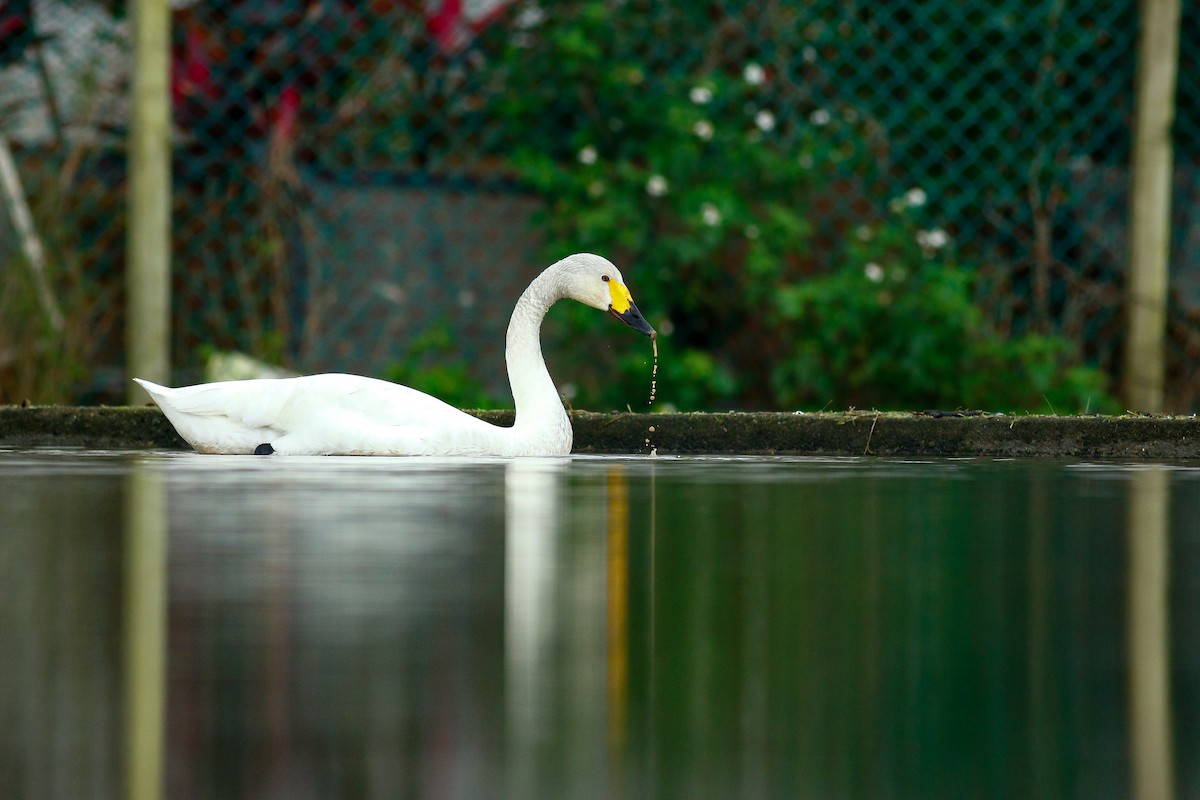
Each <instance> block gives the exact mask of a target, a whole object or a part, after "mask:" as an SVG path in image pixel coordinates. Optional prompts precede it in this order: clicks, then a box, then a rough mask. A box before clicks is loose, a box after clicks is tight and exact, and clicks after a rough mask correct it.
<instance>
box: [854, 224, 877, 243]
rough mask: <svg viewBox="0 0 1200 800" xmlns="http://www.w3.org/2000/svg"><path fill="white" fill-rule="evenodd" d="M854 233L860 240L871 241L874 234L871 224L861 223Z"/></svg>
mask: <svg viewBox="0 0 1200 800" xmlns="http://www.w3.org/2000/svg"><path fill="white" fill-rule="evenodd" d="M854 235H855V236H857V237H858V240H859V241H860V242H869V241H871V237H872V236H873V235H874V231H872V230H871V226H870V225H859V226H858V227H857V228H855V229H854Z"/></svg>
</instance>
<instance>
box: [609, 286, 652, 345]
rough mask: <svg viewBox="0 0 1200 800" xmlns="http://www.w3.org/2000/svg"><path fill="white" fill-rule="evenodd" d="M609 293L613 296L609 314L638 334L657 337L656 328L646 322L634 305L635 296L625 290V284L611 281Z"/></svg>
mask: <svg viewBox="0 0 1200 800" xmlns="http://www.w3.org/2000/svg"><path fill="white" fill-rule="evenodd" d="M608 292H609V294H610V295H612V302H611V303H610V304H609V306H608V313H610V314H612V315H613V316H614V317H616V318H617V319H619V320H621V322H624V323H625V324H626V325H628V326H629V327H631V328H633V329H634V330H635V331H637V332H638V333H644V334H646V335H647V336H655V335H656V334H655V333H654V328H651V327H650V323H649V322H646V318H645V317H643V316H642V312H640V311H638V307H637V306H636V305H634V302H633V296H632V295H631V294H629V290H628V289H626V288H625V284H623V283H618V282H617V281H611V282H610V283H609V284H608Z"/></svg>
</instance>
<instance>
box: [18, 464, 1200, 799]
mask: <svg viewBox="0 0 1200 800" xmlns="http://www.w3.org/2000/svg"><path fill="white" fill-rule="evenodd" d="M0 515H2V516H0V723H2V724H0V797H2V798H12V799H13V800H17V799H19V798H31V799H36V800H45V799H46V798H82V797H87V798H116V797H135V798H150V797H157V796H163V797H167V798H204V799H207V798H300V799H303V798H343V797H345V798H360V797H361V798H376V797H378V798H399V797H406V798H514V800H515V799H516V798H522V799H525V798H538V797H546V798H574V797H579V798H595V797H601V796H603V797H610V798H623V797H629V798H643V797H647V798H648V797H680V798H684V797H686V798H772V797H838V798H853V797H863V798H892V797H895V798H909V797H911V798H931V797H947V798H962V797H997V798H1010V797H1022V798H1042V797H1045V798H1062V797H1078V798H1088V799H1089V800H1095V798H1107V797H1112V798H1125V797H1130V796H1134V795H1136V796H1140V797H1170V796H1178V797H1197V796H1200V759H1197V758H1195V757H1194V756H1195V754H1196V753H1198V752H1200V522H1198V520H1200V470H1197V469H1194V468H1188V467H1182V466H1168V465H1123V464H1111V463H1104V464H1096V463H1084V464H1081V463H1062V462H1054V461H993V460H936V461H895V460H885V459H878V458H872V459H781V458H774V459H768V458H694V459H693V458H680V459H674V458H661V457H660V458H648V457H641V458H600V457H574V458H562V459H518V460H509V461H505V460H453V459H447V460H430V459H386V458H380V459H361V458H358V459H356V458H313V459H305V458H295V459H283V458H255V457H218V456H199V455H195V454H190V453H188V454H183V453H166V452H125V453H93V452H80V451H58V452H51V451H44V450H43V451H0Z"/></svg>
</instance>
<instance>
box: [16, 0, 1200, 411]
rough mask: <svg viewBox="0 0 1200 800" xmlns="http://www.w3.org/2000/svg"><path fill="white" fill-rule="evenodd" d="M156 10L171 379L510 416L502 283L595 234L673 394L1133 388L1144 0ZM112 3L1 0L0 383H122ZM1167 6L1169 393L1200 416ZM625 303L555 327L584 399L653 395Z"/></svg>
mask: <svg viewBox="0 0 1200 800" xmlns="http://www.w3.org/2000/svg"><path fill="white" fill-rule="evenodd" d="M172 5H173V9H172V19H171V62H170V76H169V81H170V85H169V90H170V96H171V101H172V118H171V124H172V138H171V141H172V201H171V216H172V227H171V231H172V237H173V238H172V243H171V251H172V253H171V258H172V266H171V320H172V322H171V325H172V328H171V350H172V352H171V361H172V365H173V366H172V369H173V375H172V379H173V380H174V381H175V382H176V383H184V382H194V381H197V380H203V379H206V378H208V377H212V373H211V372H208V371H206V364H209V363H211V362H212V361H213V360H214V357H215V356H217V355H219V354H225V353H232V352H236V353H242V354H246V355H249V356H252V357H253V358H255V359H258V360H260V361H262V362H265V363H268V364H272V365H277V366H279V367H282V368H285V369H287V370H293V371H297V372H315V371H351V372H360V373H365V374H370V375H376V376H381V377H386V378H390V379H394V380H401V381H404V382H407V383H411V384H413V385H416V386H418V387H420V388H423V389H426V390H428V391H432V392H434V393H437V394H440V395H441V396H444V397H446V399H448V400H450V401H451V402H455V403H458V404H460V405H464V406H474V407H487V406H506V405H508V404H509V403H510V402H511V401H510V399H509V397H508V394H507V385H506V378H505V372H504V369H503V352H502V344H501V343H502V342H503V330H504V327H505V325H506V324H507V319H508V314H509V313H510V311H511V308H512V305H513V303H514V302H515V299H516V297H517V296H518V294H519V293H520V291H521V290H522V289H523V287H524V286H525V284H526V283H528V281H529V280H530V279H531V278H532V277H533V276H534V275H535V274H536V273H537V272H538V271H539V270H540V269H541V268H542V267H544V266H545V265H546V264H548V263H550V261H552V260H553V259H555V258H558V257H560V256H562V255H565V254H567V253H570V252H574V251H579V250H590V251H595V252H599V253H602V254H604V255H607V256H608V257H610V258H611V259H613V260H614V261H615V262H616V263H617V264H618V266H620V267H621V268H622V270H623V271H624V273H625V276H626V278H627V280H628V282H629V284H630V286H631V288H632V290H633V292H634V296H635V297H636V298H637V301H638V304H639V306H640V307H641V309H642V310H643V312H644V313H645V314H646V315H647V317H648V318H649V319H650V321H651V322H652V323H653V324H654V325H655V326H656V327H657V328H658V329H659V330H660V332H661V337H660V346H661V351H662V357H661V360H660V369H659V374H658V389H659V391H658V400H657V401H656V405H655V406H654V407H655V408H662V409H671V408H675V409H680V410H689V409H718V410H725V409H733V408H737V409H821V408H829V409H834V410H840V409H845V408H847V407H858V408H867V407H875V408H881V409H882V408H908V409H918V408H928V407H945V408H955V407H976V408H987V409H989V410H996V411H1000V410H1028V411H1045V412H1058V413H1064V412H1080V411H1092V412H1096V411H1119V410H1121V409H1122V408H1123V406H1122V405H1121V404H1120V403H1119V402H1118V401H1117V399H1116V397H1117V393H1118V387H1119V385H1120V380H1121V368H1122V366H1121V365H1122V360H1121V359H1122V356H1123V346H1124V340H1125V332H1124V322H1123V320H1124V313H1125V308H1124V303H1125V300H1124V276H1125V274H1126V267H1127V264H1128V259H1129V257H1128V252H1129V236H1128V228H1129V225H1128V219H1129V195H1130V162H1131V143H1132V134H1131V120H1132V117H1133V113H1134V108H1135V102H1136V98H1135V89H1134V87H1135V72H1136V69H1137V58H1136V56H1137V52H1136V48H1137V36H1138V24H1139V20H1138V3H1137V2H1135V0H1077V2H1072V3H1067V2H1065V0H986V1H985V0H970V1H969V2H960V0H922V2H915V3H914V2H907V1H904V2H902V1H901V0H877V2H872V3H847V2H842V0H836V1H835V0H814V2H806V3H787V2H779V1H778V0H776V1H774V2H739V1H738V0H718V1H715V2H692V1H691V0H687V1H685V0H561V1H560V2H548V1H546V0H543V1H542V2H519V1H511V0H407V1H402V0H391V1H390V2H385V0H370V1H368V2H349V0H244V1H238V0H211V1H210V2H186V0H176V1H175V2H173V3H172ZM128 13H129V9H128V7H127V3H125V2H117V0H108V1H107V2H100V1H99V0H96V1H94V2H89V0H76V1H75V2H62V1H61V0H0V134H2V135H3V140H2V141H3V142H5V143H6V144H7V148H8V149H9V150H10V151H11V154H12V164H13V169H12V170H10V171H9V176H8V177H7V178H6V192H7V193H6V198H10V200H9V202H6V204H5V207H4V210H5V212H6V213H3V214H0V402H20V401H22V400H26V399H28V400H31V401H33V402H84V403H87V402H118V401H120V400H122V399H123V398H124V396H125V392H126V386H127V377H128V375H127V374H126V373H127V370H126V368H125V363H124V361H125V344H126V343H125V327H124V325H125V317H124V315H125V309H126V298H125V284H124V273H123V270H124V264H125V258H126V253H125V250H126V219H127V211H126V202H127V169H126V158H125V152H126V147H127V141H126V140H127V137H128V119H129V89H130V76H131V69H132V62H131V45H130V19H129V16H128ZM1182 14H1183V18H1182V21H1181V23H1180V28H1179V56H1178V64H1177V69H1178V74H1179V80H1178V89H1177V96H1176V118H1175V125H1174V129H1173V136H1172V138H1173V144H1174V171H1173V182H1172V200H1173V203H1172V218H1171V225H1170V245H1171V249H1170V253H1171V255H1170V302H1169V310H1168V333H1167V352H1166V365H1167V366H1166V368H1167V385H1166V404H1165V405H1166V407H1167V408H1168V409H1169V410H1175V411H1193V410H1195V408H1196V405H1197V403H1198V395H1200V246H1198V245H1200V205H1198V204H1197V203H1196V202H1195V201H1196V199H1197V196H1198V195H1200V87H1198V85H1197V83H1196V81H1194V80H1191V79H1190V76H1193V75H1194V74H1195V70H1196V66H1197V65H1196V61H1197V57H1198V56H1200V7H1198V6H1197V5H1196V4H1193V3H1184V4H1183V12H1182ZM13 186H16V187H17V188H19V190H20V192H21V194H23V196H24V197H25V198H26V200H27V203H28V206H29V208H30V211H31V220H30V224H29V225H27V226H25V227H24V228H23V227H22V225H21V224H20V223H19V222H18V221H17V217H18V216H19V215H18V214H16V213H15V206H14V204H13V203H12V202H11V197H12V191H11V189H12V187H13ZM30 230H32V231H33V232H34V234H33V235H34V238H33V239H31V236H30V234H29V231H30ZM31 241H36V243H37V244H38V245H39V246H40V248H41V251H42V258H41V261H40V262H39V259H37V258H32V259H31V257H30V254H29V244H30V242H31ZM36 263H43V266H41V267H39V268H35V264H36ZM611 325H612V321H611V320H607V319H606V318H604V317H603V316H602V315H597V314H594V313H590V311H589V310H588V309H583V308H556V309H555V311H554V312H553V313H552V314H551V315H550V317H549V318H548V319H547V323H546V326H545V328H544V334H545V337H544V338H545V341H546V350H547V357H548V359H549V361H550V364H551V370H552V372H553V374H554V375H555V378H556V379H557V380H558V381H559V384H560V387H561V389H562V391H563V393H564V396H565V397H566V398H567V400H568V402H569V403H571V404H572V405H573V406H574V407H577V408H588V409H592V410H600V411H603V410H609V409H614V408H625V407H626V404H627V403H632V402H635V401H636V402H640V401H641V399H642V398H644V397H645V396H646V393H647V389H648V387H649V382H650V364H649V362H650V354H649V352H648V348H646V347H645V346H644V343H643V342H641V341H634V340H633V339H632V338H630V337H628V336H625V335H624V332H623V331H617V330H616V329H614V328H613V327H611Z"/></svg>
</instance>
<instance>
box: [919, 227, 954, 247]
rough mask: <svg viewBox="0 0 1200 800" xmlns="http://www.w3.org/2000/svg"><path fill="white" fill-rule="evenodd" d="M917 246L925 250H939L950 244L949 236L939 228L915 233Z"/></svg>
mask: <svg viewBox="0 0 1200 800" xmlns="http://www.w3.org/2000/svg"><path fill="white" fill-rule="evenodd" d="M917 244H919V245H920V246H921V247H922V249H925V250H941V249H942V248H943V247H945V246H946V245H948V244H950V234H948V233H946V232H945V231H944V230H942V229H941V228H934V229H933V230H928V231H917Z"/></svg>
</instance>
